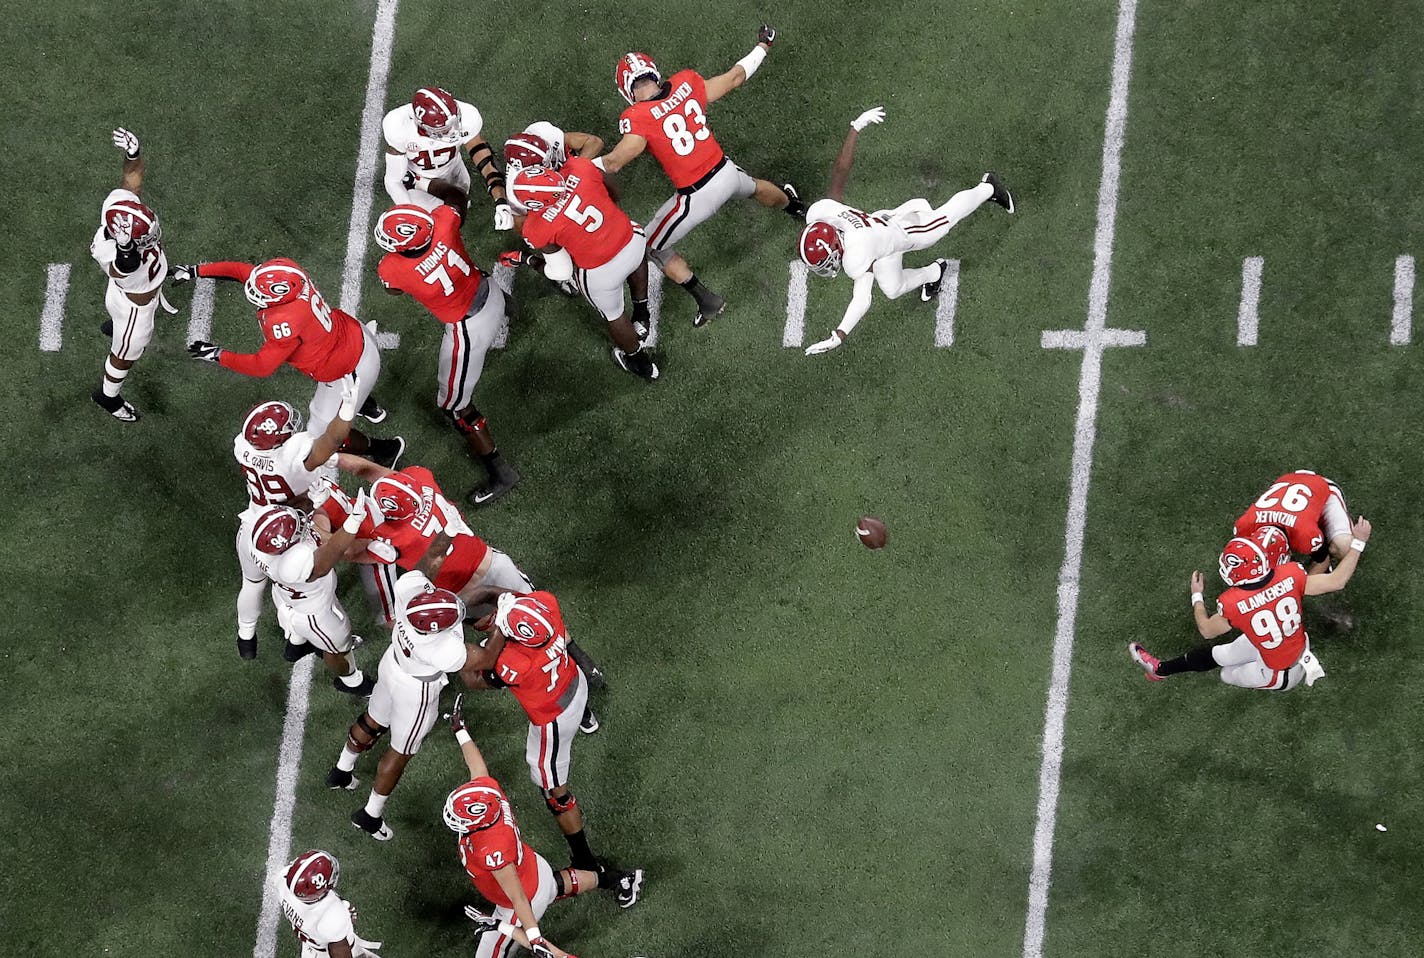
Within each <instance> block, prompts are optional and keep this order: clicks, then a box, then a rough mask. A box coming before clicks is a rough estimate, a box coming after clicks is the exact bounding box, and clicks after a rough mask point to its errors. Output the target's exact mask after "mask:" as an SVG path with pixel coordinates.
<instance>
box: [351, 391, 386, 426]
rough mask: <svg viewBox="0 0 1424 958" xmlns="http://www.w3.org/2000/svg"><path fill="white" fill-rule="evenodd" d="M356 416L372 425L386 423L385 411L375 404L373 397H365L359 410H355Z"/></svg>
mask: <svg viewBox="0 0 1424 958" xmlns="http://www.w3.org/2000/svg"><path fill="white" fill-rule="evenodd" d="M356 415H358V416H360V417H361V418H362V419H364V420H366V421H367V422H369V423H371V424H372V425H375V424H377V423H381V422H385V421H386V410H385V408H384V407H383V406H382V405H381V404H380V403H378V402H376V397H375V396H367V397H366V401H365V402H363V403H362V404H361V408H360V409H358V410H356Z"/></svg>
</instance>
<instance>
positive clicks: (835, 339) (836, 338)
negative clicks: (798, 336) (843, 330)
mask: <svg viewBox="0 0 1424 958" xmlns="http://www.w3.org/2000/svg"><path fill="white" fill-rule="evenodd" d="M843 342H845V337H843V336H841V334H840V332H839V331H836V332H834V333H831V336H830V338H829V339H823V340H821V341H820V342H819V343H812V344H811V345H810V346H807V347H806V355H807V356H819V355H821V354H822V353H828V352H830V351H831V350H833V349H836V348H837V347H839V346H840V344H841V343H843Z"/></svg>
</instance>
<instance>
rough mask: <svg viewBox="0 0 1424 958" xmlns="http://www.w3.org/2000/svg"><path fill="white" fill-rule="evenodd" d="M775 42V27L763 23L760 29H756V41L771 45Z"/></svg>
mask: <svg viewBox="0 0 1424 958" xmlns="http://www.w3.org/2000/svg"><path fill="white" fill-rule="evenodd" d="M775 42H776V28H775V27H773V26H772V25H771V24H769V23H763V24H762V25H761V29H760V30H758V31H757V43H765V44H766V45H767V46H771V45H772V44H773V43H775Z"/></svg>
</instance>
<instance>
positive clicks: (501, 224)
mask: <svg viewBox="0 0 1424 958" xmlns="http://www.w3.org/2000/svg"><path fill="white" fill-rule="evenodd" d="M494 228H495V230H496V231H497V232H501V233H502V232H504V231H505V230H512V229H514V210H512V209H510V208H509V204H508V203H506V202H505V201H504V200H496V201H495V204H494Z"/></svg>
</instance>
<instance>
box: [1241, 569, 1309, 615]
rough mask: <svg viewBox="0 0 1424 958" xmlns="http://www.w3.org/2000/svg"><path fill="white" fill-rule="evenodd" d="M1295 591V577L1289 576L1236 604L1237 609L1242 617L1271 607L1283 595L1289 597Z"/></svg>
mask: <svg viewBox="0 0 1424 958" xmlns="http://www.w3.org/2000/svg"><path fill="white" fill-rule="evenodd" d="M1293 591H1295V576H1293V575H1288V576H1286V577H1285V578H1284V579H1282V580H1281V581H1279V582H1277V583H1276V584H1275V585H1273V586H1271V587H1270V588H1269V589H1262V590H1261V591H1260V592H1257V593H1256V594H1255V595H1253V596H1250V597H1248V598H1245V599H1242V600H1241V601H1240V602H1237V603H1236V609H1237V611H1239V612H1240V613H1241V614H1242V615H1245V614H1246V613H1247V612H1250V611H1252V610H1253V609H1259V608H1260V607H1261V606H1263V605H1269V604H1270V603H1272V602H1274V601H1275V600H1276V599H1279V598H1280V597H1281V596H1283V595H1289V594H1290V593H1291V592H1293Z"/></svg>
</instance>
